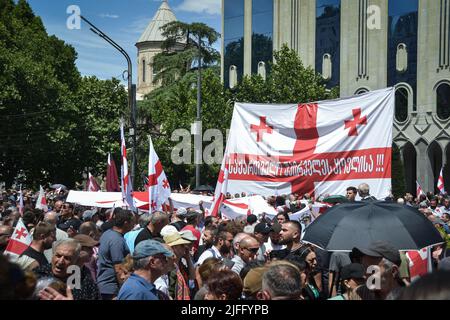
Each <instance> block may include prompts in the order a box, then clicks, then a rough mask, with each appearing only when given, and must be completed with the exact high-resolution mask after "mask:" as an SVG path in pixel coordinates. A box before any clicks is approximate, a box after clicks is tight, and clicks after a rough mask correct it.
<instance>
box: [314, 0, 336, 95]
mask: <svg viewBox="0 0 450 320" xmlns="http://www.w3.org/2000/svg"><path fill="white" fill-rule="evenodd" d="M340 47H341V0H317V2H316V71H317V72H319V73H321V74H324V73H328V74H331V78H330V79H329V80H328V81H327V87H328V88H332V87H334V86H337V85H339V78H340V53H341V51H340ZM326 54H328V55H329V56H330V57H331V61H330V62H331V68H332V69H331V72H327V71H326V70H323V65H324V64H323V58H324V55H326Z"/></svg>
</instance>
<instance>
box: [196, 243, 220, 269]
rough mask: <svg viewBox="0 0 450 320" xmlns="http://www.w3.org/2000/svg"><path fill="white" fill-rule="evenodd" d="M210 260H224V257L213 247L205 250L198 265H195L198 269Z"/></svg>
mask: <svg viewBox="0 0 450 320" xmlns="http://www.w3.org/2000/svg"><path fill="white" fill-rule="evenodd" d="M208 258H217V259H222V255H221V254H220V252H219V250H218V249H217V248H216V247H215V246H212V247H211V248H210V249H208V250H205V251H204V252H203V253H202V254H201V255H200V257H199V258H198V261H197V263H196V264H195V266H196V267H198V266H201V265H202V263H203V262H204V261H205V260H206V259H208Z"/></svg>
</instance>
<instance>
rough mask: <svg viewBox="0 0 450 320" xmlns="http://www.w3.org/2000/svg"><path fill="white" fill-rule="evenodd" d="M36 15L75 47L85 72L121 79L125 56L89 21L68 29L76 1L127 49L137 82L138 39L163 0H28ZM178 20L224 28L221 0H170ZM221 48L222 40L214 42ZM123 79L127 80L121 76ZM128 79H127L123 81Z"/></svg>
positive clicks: (85, 13)
mask: <svg viewBox="0 0 450 320" xmlns="http://www.w3.org/2000/svg"><path fill="white" fill-rule="evenodd" d="M28 2H29V4H30V5H31V7H32V8H33V11H34V13H35V14H36V15H38V16H40V17H41V18H42V21H43V22H44V25H45V27H46V29H47V32H48V33H49V34H50V35H53V34H54V35H56V36H57V37H58V38H60V39H62V40H64V41H65V42H66V43H68V44H71V45H72V46H74V47H75V50H76V51H77V53H78V59H77V66H78V69H79V70H80V72H81V74H82V75H85V76H91V75H93V76H97V77H98V78H100V79H110V78H112V77H116V78H119V79H120V80H122V73H123V71H124V70H126V68H127V64H126V60H125V58H124V57H123V56H122V55H121V54H120V53H119V52H118V51H117V50H116V49H114V48H113V47H111V45H109V44H108V43H107V42H105V41H104V40H103V39H101V38H100V37H98V36H97V35H95V34H94V33H92V32H91V31H90V30H89V28H88V27H87V25H86V24H84V23H82V24H81V29H79V30H76V29H75V30H69V29H68V28H67V26H66V21H67V19H68V18H69V16H70V14H68V13H67V8H68V7H69V6H71V5H76V6H78V7H79V8H80V10H81V14H82V15H83V16H84V17H86V18H87V19H88V20H90V21H91V22H92V23H93V24H94V25H96V26H97V27H98V28H99V29H101V30H102V31H103V32H104V33H106V34H107V35H108V36H109V37H110V38H112V39H113V40H114V41H116V42H117V43H118V44H119V45H120V46H121V47H122V48H124V49H125V51H127V53H128V54H129V56H130V57H131V60H132V61H133V83H136V60H137V59H136V58H137V49H136V47H135V43H136V42H137V40H138V39H139V37H140V35H141V34H142V33H143V32H144V30H145V28H146V26H147V25H148V23H149V22H150V21H151V19H152V18H153V16H154V14H155V12H156V11H157V9H158V8H159V6H160V5H161V0H126V1H124V0H28ZM168 2H169V5H170V6H171V8H172V10H173V11H174V13H175V16H176V17H177V19H178V20H180V21H184V22H194V21H195V22H203V23H205V24H207V25H209V26H210V27H212V28H214V29H215V30H216V31H218V32H219V33H220V32H221V15H220V12H221V0H169V1H168ZM215 47H216V49H218V50H219V49H220V41H218V42H217V43H216V44H215ZM122 82H124V81H123V80H122ZM124 83H125V82H124Z"/></svg>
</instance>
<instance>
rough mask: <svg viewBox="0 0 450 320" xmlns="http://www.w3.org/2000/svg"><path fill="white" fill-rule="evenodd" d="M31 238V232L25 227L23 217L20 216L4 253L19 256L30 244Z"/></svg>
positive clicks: (13, 256) (14, 256)
mask: <svg viewBox="0 0 450 320" xmlns="http://www.w3.org/2000/svg"><path fill="white" fill-rule="evenodd" d="M31 240H32V238H31V234H30V233H29V232H28V230H27V228H26V227H25V224H24V223H23V220H22V218H20V219H19V221H18V222H17V225H16V228H15V229H14V232H13V234H12V236H11V238H10V239H9V241H8V244H7V246H6V249H5V252H4V253H3V254H4V255H5V256H11V257H12V258H17V257H18V256H20V255H21V254H22V253H23V252H24V251H25V250H26V249H27V248H28V247H29V246H30V244H31Z"/></svg>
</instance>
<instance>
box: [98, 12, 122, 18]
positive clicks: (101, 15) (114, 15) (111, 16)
mask: <svg viewBox="0 0 450 320" xmlns="http://www.w3.org/2000/svg"><path fill="white" fill-rule="evenodd" d="M99 16H100V17H102V18H110V19H117V18H119V16H118V15H117V14H109V13H101V14H99Z"/></svg>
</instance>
